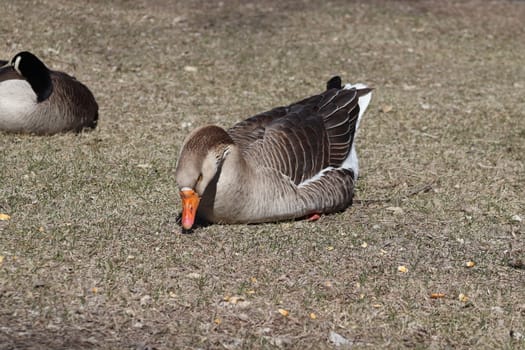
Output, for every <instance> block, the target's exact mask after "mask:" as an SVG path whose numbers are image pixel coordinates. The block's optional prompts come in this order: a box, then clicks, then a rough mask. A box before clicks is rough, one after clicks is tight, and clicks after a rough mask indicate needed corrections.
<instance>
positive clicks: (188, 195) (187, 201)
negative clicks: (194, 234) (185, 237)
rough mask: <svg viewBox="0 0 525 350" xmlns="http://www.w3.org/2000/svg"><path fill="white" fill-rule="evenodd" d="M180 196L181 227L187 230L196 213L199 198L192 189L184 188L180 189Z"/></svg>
mask: <svg viewBox="0 0 525 350" xmlns="http://www.w3.org/2000/svg"><path fill="white" fill-rule="evenodd" d="M180 198H182V227H183V228H184V229H185V230H189V229H190V228H191V227H192V226H193V223H194V222H195V216H196V215H197V208H198V207H199V202H200V200H201V198H200V197H199V195H198V194H197V192H195V191H194V190H192V189H184V190H182V191H180Z"/></svg>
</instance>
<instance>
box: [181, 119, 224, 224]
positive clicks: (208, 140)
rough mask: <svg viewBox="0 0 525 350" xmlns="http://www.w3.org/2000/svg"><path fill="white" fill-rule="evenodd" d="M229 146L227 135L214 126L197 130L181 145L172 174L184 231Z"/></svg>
mask: <svg viewBox="0 0 525 350" xmlns="http://www.w3.org/2000/svg"><path fill="white" fill-rule="evenodd" d="M232 146H233V140H232V138H231V137H230V135H228V133H227V132H226V131H225V130H224V129H222V128H220V127H218V126H215V125H208V126H203V127H201V128H198V129H197V130H195V131H193V132H192V133H191V134H190V135H188V137H187V138H186V140H185V141H184V143H183V146H182V149H181V153H180V156H179V160H178V161H177V166H176V170H175V180H176V182H177V186H178V187H179V191H180V196H181V199H182V227H183V228H184V229H186V230H189V229H191V227H192V226H193V224H194V222H195V217H196V215H197V209H198V207H199V203H200V201H201V198H202V196H203V194H204V192H205V191H206V189H207V188H208V186H210V185H212V184H216V182H217V180H218V177H219V175H220V171H221V167H222V164H223V162H224V159H225V158H226V156H227V155H228V153H229V152H230V149H231V147H232Z"/></svg>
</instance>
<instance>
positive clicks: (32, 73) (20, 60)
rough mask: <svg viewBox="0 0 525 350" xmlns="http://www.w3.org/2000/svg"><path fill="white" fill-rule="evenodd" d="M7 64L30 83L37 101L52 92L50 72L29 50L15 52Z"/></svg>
mask: <svg viewBox="0 0 525 350" xmlns="http://www.w3.org/2000/svg"><path fill="white" fill-rule="evenodd" d="M9 64H10V65H11V66H12V67H13V68H14V70H16V71H17V72H18V74H20V75H21V76H23V77H24V78H25V79H26V80H27V82H28V83H29V84H30V85H31V87H32V88H33V91H34V92H35V94H36V95H37V100H38V102H42V101H44V100H45V99H47V98H48V97H49V96H50V95H51V93H52V92H53V84H52V83H51V74H50V73H51V72H50V70H49V69H48V68H47V67H46V65H45V64H44V62H42V61H40V59H39V58H38V57H36V56H35V55H33V54H32V53H31V52H28V51H23V52H19V53H17V54H16V55H15V56H14V57H13V58H12V59H11V61H9Z"/></svg>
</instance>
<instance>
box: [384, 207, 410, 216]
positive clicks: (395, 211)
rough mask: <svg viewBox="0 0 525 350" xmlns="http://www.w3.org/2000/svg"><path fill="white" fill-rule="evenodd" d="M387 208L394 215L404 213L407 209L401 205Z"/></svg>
mask: <svg viewBox="0 0 525 350" xmlns="http://www.w3.org/2000/svg"><path fill="white" fill-rule="evenodd" d="M386 210H388V211H389V212H392V214H394V215H403V214H404V213H405V211H404V210H403V208H401V207H387V208H386Z"/></svg>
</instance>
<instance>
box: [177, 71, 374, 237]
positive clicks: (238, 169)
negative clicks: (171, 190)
mask: <svg viewBox="0 0 525 350" xmlns="http://www.w3.org/2000/svg"><path fill="white" fill-rule="evenodd" d="M370 99H371V89H369V88H367V87H366V86H364V85H362V84H358V85H355V86H352V85H350V84H347V85H345V86H341V79H340V78H339V77H333V78H332V79H330V81H329V82H328V83H327V90H326V91H325V92H323V93H321V94H319V95H315V96H312V97H309V98H306V99H304V100H302V101H299V102H296V103H294V104H291V105H289V106H286V107H278V108H275V109H272V110H270V111H268V112H265V113H261V114H258V115H255V116H253V117H251V118H249V119H247V120H245V121H242V122H240V123H238V124H236V125H234V126H233V127H232V128H230V129H229V130H227V131H226V130H224V129H222V128H220V127H218V126H214V125H208V126H203V127H201V128H198V129H197V130H195V131H193V132H192V133H191V134H190V135H189V136H188V137H187V138H186V140H185V141H184V144H183V146H182V150H181V153H180V157H179V160H178V163H177V167H176V171H175V176H176V182H177V185H178V186H179V189H180V194H181V198H182V202H183V203H182V206H183V209H182V226H183V228H184V229H190V228H191V227H192V226H193V224H194V220H195V218H196V217H198V218H200V219H204V220H205V221H208V222H215V223H259V222H270V221H278V220H286V219H294V218H301V217H306V216H309V215H312V214H323V213H333V212H337V211H340V210H343V209H345V208H346V207H348V206H349V205H351V204H352V198H353V194H354V184H355V181H356V179H357V175H358V161H357V154H356V151H355V145H354V136H355V134H356V131H357V128H358V126H359V121H360V119H361V117H362V115H363V113H364V111H365V110H366V108H367V106H368V104H369V102H370Z"/></svg>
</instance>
